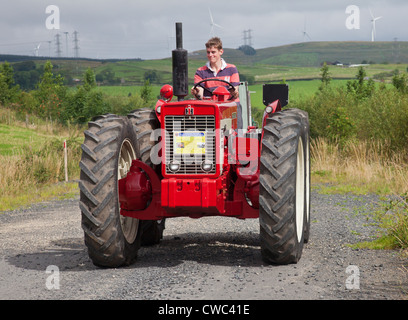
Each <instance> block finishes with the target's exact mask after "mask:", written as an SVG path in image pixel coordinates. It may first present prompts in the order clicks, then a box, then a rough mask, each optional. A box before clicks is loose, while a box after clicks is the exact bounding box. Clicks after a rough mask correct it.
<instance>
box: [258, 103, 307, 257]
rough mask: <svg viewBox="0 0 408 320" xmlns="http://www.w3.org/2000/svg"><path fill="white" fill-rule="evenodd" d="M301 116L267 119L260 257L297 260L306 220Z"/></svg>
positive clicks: (286, 114) (290, 112) (289, 112)
mask: <svg viewBox="0 0 408 320" xmlns="http://www.w3.org/2000/svg"><path fill="white" fill-rule="evenodd" d="M303 123H304V121H302V116H301V115H300V114H299V113H297V112H296V111H294V109H291V110H284V111H281V112H277V113H275V114H273V115H272V116H271V117H270V118H268V119H267V121H266V124H265V127H264V135H263V139H262V153H261V167H260V195H259V205H260V209H259V221H260V237H261V253H262V258H263V259H264V261H265V262H267V263H274V264H289V263H297V262H298V261H299V259H300V257H301V255H302V250H303V243H304V241H305V239H304V236H305V223H307V217H306V216H307V210H306V203H307V201H306V197H307V195H308V193H307V192H306V188H307V187H308V184H307V183H306V171H307V169H306V166H307V163H308V161H307V160H306V157H307V155H306V152H307V151H306V150H307V148H306V145H305V144H306V143H307V142H306V141H307V139H308V138H307V134H306V130H305V126H304V125H303Z"/></svg>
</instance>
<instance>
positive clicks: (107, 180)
mask: <svg viewBox="0 0 408 320" xmlns="http://www.w3.org/2000/svg"><path fill="white" fill-rule="evenodd" d="M88 126H89V128H88V130H86V131H85V132H84V134H85V141H84V143H83V145H82V158H81V162H80V168H81V174H80V181H79V189H80V202H79V206H80V209H81V213H82V228H83V230H84V234H85V244H86V246H87V247H88V254H89V257H90V258H91V260H92V262H93V263H94V264H95V265H97V266H101V267H119V266H122V265H129V264H131V263H132V262H133V260H135V259H136V256H137V251H138V249H139V247H140V241H141V225H142V224H141V223H140V221H139V220H138V219H133V218H128V217H123V216H121V215H120V208H119V196H118V180H119V179H122V178H124V177H126V175H127V173H128V171H129V169H130V167H131V164H132V160H134V159H136V158H137V153H136V152H138V148H137V140H136V136H135V134H134V132H133V130H132V125H131V123H130V121H129V120H128V119H127V118H126V117H118V116H115V115H104V116H99V117H97V118H95V119H93V121H91V122H89V125H88Z"/></svg>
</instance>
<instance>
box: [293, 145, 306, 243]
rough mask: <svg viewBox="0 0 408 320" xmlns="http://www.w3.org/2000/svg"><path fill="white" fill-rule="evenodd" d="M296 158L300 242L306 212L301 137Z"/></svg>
mask: <svg viewBox="0 0 408 320" xmlns="http://www.w3.org/2000/svg"><path fill="white" fill-rule="evenodd" d="M297 149H298V150H297V157H296V158H297V159H296V208H295V210H296V234H297V240H298V242H299V243H300V242H301V241H302V235H303V223H304V214H305V162H304V156H305V155H304V152H303V142H302V139H301V138H299V142H298V147H297Z"/></svg>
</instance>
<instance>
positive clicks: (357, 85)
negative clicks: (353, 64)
mask: <svg viewBox="0 0 408 320" xmlns="http://www.w3.org/2000/svg"><path fill="white" fill-rule="evenodd" d="M366 76H367V73H366V71H365V69H364V67H359V68H358V72H357V75H356V80H354V81H348V82H347V92H348V93H350V94H353V95H354V96H355V97H356V98H357V99H364V98H368V97H370V96H371V95H372V93H373V92H374V89H375V86H374V81H373V79H371V78H370V79H369V80H368V81H366Z"/></svg>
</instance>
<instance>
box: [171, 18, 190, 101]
mask: <svg viewBox="0 0 408 320" xmlns="http://www.w3.org/2000/svg"><path fill="white" fill-rule="evenodd" d="M172 59H173V90H174V95H175V96H176V97H177V98H178V101H183V100H184V98H185V97H186V96H187V95H188V57H187V50H184V49H183V25H182V23H181V22H177V23H176V50H173V52H172Z"/></svg>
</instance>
